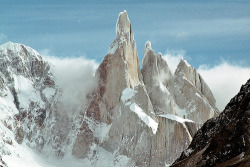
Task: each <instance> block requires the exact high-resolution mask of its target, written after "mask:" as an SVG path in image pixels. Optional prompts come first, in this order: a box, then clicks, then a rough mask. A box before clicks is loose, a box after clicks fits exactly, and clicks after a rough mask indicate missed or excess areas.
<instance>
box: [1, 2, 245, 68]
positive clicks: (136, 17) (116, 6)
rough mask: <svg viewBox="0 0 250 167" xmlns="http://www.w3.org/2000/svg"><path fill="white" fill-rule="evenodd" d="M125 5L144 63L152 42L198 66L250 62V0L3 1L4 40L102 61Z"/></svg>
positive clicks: (51, 51) (156, 47) (54, 52)
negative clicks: (146, 52)
mask: <svg viewBox="0 0 250 167" xmlns="http://www.w3.org/2000/svg"><path fill="white" fill-rule="evenodd" d="M124 9H126V10H127V12H128V15H129V18H130V21H131V23H132V28H133V31H134V35H135V40H136V42H137V49H138V54H139V59H140V61H141V60H142V56H143V52H144V44H145V42H146V41H147V40H149V41H151V43H152V47H153V49H154V50H155V51H156V52H162V53H163V54H165V53H168V52H171V53H173V54H176V53H181V54H184V57H185V59H187V60H188V61H189V62H190V64H192V65H193V66H194V67H196V68H198V67H199V65H201V64H206V65H209V66H213V65H215V64H219V63H220V62H221V61H222V60H223V61H224V60H225V61H229V62H233V63H237V64H240V65H242V66H248V67H249V66H250V12H249V11H250V1H209V2H203V1H202V2H200V1H189V2H186V1H178V2H175V1H156V2H155V1H154V2H151V1H141V0H135V1H90V0H89V1H77V0H73V1H58V0H54V1H52V0H43V1H41V0H40V1H39V0H38V1H37V0H36V1H34V0H33V1H31V0H29V1H27V0H24V1H19V0H17V1H13V0H9V1H7V0H1V6H0V42H1V43H4V42H7V41H12V42H17V43H22V44H25V45H28V46H31V47H32V48H34V49H36V50H38V51H39V52H43V51H44V50H47V51H48V50H49V52H50V54H53V55H54V56H58V57H79V56H85V57H87V58H89V59H95V60H96V61H97V62H101V60H102V59H103V57H104V56H105V55H106V53H107V51H108V49H109V45H110V44H111V43H112V41H113V40H114V38H115V24H116V20H117V17H118V14H119V12H120V11H123V10H124Z"/></svg>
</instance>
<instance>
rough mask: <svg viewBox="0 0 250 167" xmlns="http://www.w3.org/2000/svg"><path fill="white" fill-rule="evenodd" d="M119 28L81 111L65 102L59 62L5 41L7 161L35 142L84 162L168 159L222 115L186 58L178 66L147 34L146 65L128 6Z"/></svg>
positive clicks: (0, 61) (1, 126)
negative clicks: (55, 65) (68, 107)
mask: <svg viewBox="0 0 250 167" xmlns="http://www.w3.org/2000/svg"><path fill="white" fill-rule="evenodd" d="M116 34H117V37H116V39H115V40H114V42H113V43H112V44H111V46H110V49H109V52H108V54H107V55H106V56H105V57H104V59H103V61H102V62H101V64H100V65H99V67H98V69H97V71H96V74H95V79H96V82H97V86H96V87H95V89H94V90H91V91H90V92H89V94H88V97H87V98H88V102H87V104H88V105H87V106H86V107H82V108H81V110H79V111H78V112H74V113H77V114H74V115H70V114H68V113H67V112H69V111H65V110H64V109H63V107H62V106H63V105H62V100H61V98H62V96H63V95H62V93H61V92H62V91H63V90H61V88H60V87H59V86H58V84H57V81H56V79H55V77H54V74H53V67H52V66H51V65H50V64H49V63H48V62H46V61H44V60H43V59H42V57H41V56H40V55H39V53H38V52H36V51H35V50H33V49H32V48H30V47H27V46H24V45H21V44H15V43H11V42H8V43H6V44H3V45H1V46H0V112H1V117H0V135H1V138H0V144H1V145H0V146H1V147H0V154H1V155H2V157H3V161H5V162H6V163H9V164H10V163H11V161H10V158H9V157H20V158H22V157H23V156H25V155H24V154H25V153H23V151H20V150H22V148H23V147H26V146H28V148H32V150H33V151H35V153H34V154H39V155H42V156H45V157H48V156H53V157H55V158H62V159H65V158H67V157H71V156H73V157H74V158H77V159H81V160H82V161H81V163H80V165H79V166H81V164H82V166H164V165H165V164H170V163H172V162H173V161H174V160H175V159H176V158H177V157H179V156H180V154H181V152H182V151H183V150H185V149H186V148H187V147H188V145H189V144H190V142H191V140H192V137H193V135H194V133H195V132H196V130H197V128H199V127H200V126H201V125H202V124H203V123H204V122H205V121H206V120H208V119H210V118H212V117H214V116H216V115H217V108H216V102H215V99H214V97H213V94H212V92H211V90H210V89H209V87H208V85H207V84H206V83H205V82H204V80H203V79H202V77H201V76H200V75H199V74H198V72H197V71H196V70H195V69H194V68H193V67H192V66H191V65H189V64H188V63H187V62H186V61H185V60H181V61H180V63H179V65H178V67H177V69H176V71H175V73H174V74H172V73H171V71H170V69H169V67H168V64H167V62H166V61H165V60H164V59H163V58H162V56H161V54H160V53H158V54H157V55H155V53H154V51H153V49H152V47H151V44H150V42H146V44H145V52H144V56H143V61H142V68H140V65H139V59H138V54H137V49H136V42H135V40H134V35H133V30H132V27H131V23H130V21H129V18H128V15H127V12H126V11H124V12H121V13H120V14H119V17H118V20H117V24H116ZM77 89H81V88H77ZM72 108H73V107H72ZM60 166H62V165H60Z"/></svg>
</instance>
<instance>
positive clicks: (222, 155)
mask: <svg viewBox="0 0 250 167" xmlns="http://www.w3.org/2000/svg"><path fill="white" fill-rule="evenodd" d="M249 118H250V79H249V80H248V81H247V83H246V84H245V85H243V86H242V87H241V89H240V92H239V93H238V94H237V95H236V96H235V97H234V98H232V99H231V101H230V102H229V103H228V105H227V106H226V108H225V110H224V111H223V112H222V113H221V114H220V115H219V116H218V117H216V118H212V119H210V120H208V121H207V122H206V123H204V125H203V126H202V127H201V129H199V131H198V132H197V133H196V134H195V136H194V138H193V141H192V143H191V144H190V145H189V147H188V149H187V150H185V151H184V152H183V153H182V154H181V156H180V157H179V158H178V159H177V160H176V162H175V163H174V165H173V167H181V166H186V167H194V166H242V167H248V166H250V119H249Z"/></svg>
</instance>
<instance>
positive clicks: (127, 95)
mask: <svg viewBox="0 0 250 167" xmlns="http://www.w3.org/2000/svg"><path fill="white" fill-rule="evenodd" d="M136 93H137V91H136V90H134V89H131V88H126V89H124V90H123V92H122V97H121V99H122V101H123V102H126V101H128V100H129V99H131V98H132V97H134V96H135V94H136Z"/></svg>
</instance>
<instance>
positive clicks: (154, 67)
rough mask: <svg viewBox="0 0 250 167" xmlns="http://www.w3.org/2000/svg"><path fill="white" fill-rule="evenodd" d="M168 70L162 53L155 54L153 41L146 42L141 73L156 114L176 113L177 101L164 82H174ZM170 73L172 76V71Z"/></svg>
mask: <svg viewBox="0 0 250 167" xmlns="http://www.w3.org/2000/svg"><path fill="white" fill-rule="evenodd" d="M168 71H170V70H169V69H168V66H167V63H166V61H165V60H163V59H162V57H161V55H160V54H158V55H157V56H156V55H155V53H154V51H153V49H152V47H151V43H150V42H149V41H147V42H146V43H145V51H144V55H143V63H142V69H141V73H142V76H143V82H144V84H145V86H146V89H147V93H148V95H149V97H150V100H151V102H152V104H153V107H154V111H155V113H156V114H163V113H165V114H166V113H168V114H175V109H174V105H175V103H174V101H173V99H172V97H171V95H170V93H169V91H168V90H167V88H166V87H165V86H164V85H163V83H162V81H166V80H167V81H168V83H172V82H169V81H170V80H169V79H167V78H170V76H168V75H169V73H168ZM170 75H171V76H172V74H171V72H170ZM172 81H173V78H172Z"/></svg>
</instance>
